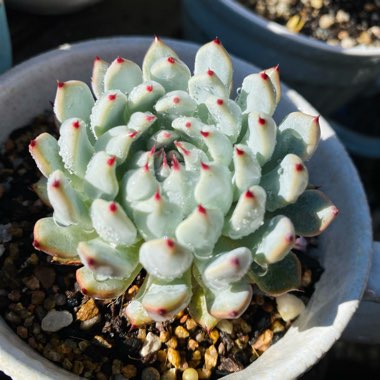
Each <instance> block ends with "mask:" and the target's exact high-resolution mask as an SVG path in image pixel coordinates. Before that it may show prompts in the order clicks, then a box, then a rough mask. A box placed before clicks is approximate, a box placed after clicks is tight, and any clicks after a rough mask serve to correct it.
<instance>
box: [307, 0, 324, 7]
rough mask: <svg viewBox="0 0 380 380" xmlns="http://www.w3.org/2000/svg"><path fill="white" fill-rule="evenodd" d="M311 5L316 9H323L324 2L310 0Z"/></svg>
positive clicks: (321, 0)
mask: <svg viewBox="0 0 380 380" xmlns="http://www.w3.org/2000/svg"><path fill="white" fill-rule="evenodd" d="M310 5H311V6H312V7H313V8H314V9H321V8H322V7H323V0H310Z"/></svg>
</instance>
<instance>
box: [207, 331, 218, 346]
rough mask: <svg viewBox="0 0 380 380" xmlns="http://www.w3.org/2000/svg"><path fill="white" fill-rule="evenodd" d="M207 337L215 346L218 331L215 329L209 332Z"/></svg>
mask: <svg viewBox="0 0 380 380" xmlns="http://www.w3.org/2000/svg"><path fill="white" fill-rule="evenodd" d="M208 336H209V337H210V339H211V340H212V343H213V344H215V343H216V342H217V341H218V339H219V333H218V330H216V329H214V330H211V331H210V333H209V334H208Z"/></svg>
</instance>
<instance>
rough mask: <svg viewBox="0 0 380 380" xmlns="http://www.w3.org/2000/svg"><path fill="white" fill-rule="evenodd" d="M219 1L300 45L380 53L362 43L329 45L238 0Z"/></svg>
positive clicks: (339, 51) (337, 51)
mask: <svg viewBox="0 0 380 380" xmlns="http://www.w3.org/2000/svg"><path fill="white" fill-rule="evenodd" d="M219 2H220V4H219V6H223V7H225V8H228V10H229V11H230V12H234V13H237V14H238V15H239V16H240V17H242V18H244V19H246V20H247V21H248V22H252V23H254V24H256V25H258V26H260V27H261V28H263V29H267V30H268V31H269V32H270V33H272V34H274V35H277V36H278V37H279V38H280V37H282V38H285V39H288V40H289V41H291V42H294V43H296V44H299V45H306V46H308V47H312V48H315V49H319V50H324V51H326V52H329V53H333V54H340V55H347V56H358V57H372V56H379V55H380V47H363V46H361V45H360V46H357V47H352V48H343V47H341V46H333V45H329V44H327V43H326V42H323V41H319V40H317V39H316V38H314V37H309V36H306V35H304V34H297V33H292V32H290V31H289V30H288V29H286V28H285V27H284V26H282V25H280V24H278V23H276V22H274V21H269V20H267V19H265V18H264V17H262V16H260V15H257V14H256V13H254V12H253V11H251V10H249V9H248V8H246V7H245V6H244V5H242V4H240V3H239V2H238V1H237V0H219Z"/></svg>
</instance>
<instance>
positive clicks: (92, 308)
mask: <svg viewBox="0 0 380 380" xmlns="http://www.w3.org/2000/svg"><path fill="white" fill-rule="evenodd" d="M43 131H49V132H50V133H52V134H54V131H55V126H54V123H53V118H52V115H51V114H50V113H49V114H46V115H43V116H41V117H39V118H37V119H36V120H34V121H33V123H32V125H28V126H26V127H25V128H22V129H19V130H17V131H15V132H13V133H12V134H11V136H10V138H9V139H8V140H7V141H6V142H5V144H4V145H3V146H2V148H1V153H0V256H1V257H0V314H1V316H2V317H3V318H4V319H5V320H6V321H7V323H8V324H9V325H10V327H11V328H12V329H13V330H14V331H15V333H16V334H18V335H19V337H20V338H21V339H23V340H25V341H26V342H27V343H28V344H29V345H30V346H31V347H32V348H34V349H35V350H37V351H39V352H40V353H41V354H42V355H44V356H45V357H46V358H48V359H49V360H51V361H53V362H55V363H56V364H57V365H60V366H62V367H63V368H65V369H67V370H69V371H72V372H74V373H76V374H78V375H81V376H83V377H85V378H89V379H97V380H103V379H111V378H112V379H115V378H116V379H125V378H136V379H155V378H157V379H159V376H160V374H163V373H166V377H165V378H166V379H176V378H181V374H182V372H183V371H184V370H185V369H186V368H188V367H193V368H197V369H198V372H199V378H204V379H207V378H210V379H217V378H219V377H221V376H224V375H226V374H228V373H230V372H235V371H239V370H241V369H243V368H244V367H246V366H248V365H249V364H250V363H251V362H252V361H254V360H255V359H256V358H257V357H259V355H261V354H262V353H263V352H264V351H265V350H266V349H267V348H268V347H269V346H270V345H271V344H273V343H275V342H276V341H277V340H278V339H280V338H281V337H282V336H283V335H284V333H285V331H286V329H287V328H288V327H289V323H285V322H284V321H283V320H282V319H281V318H280V316H279V314H278V313H277V311H276V304H275V301H274V299H273V298H270V297H266V296H264V295H263V294H261V293H260V291H259V290H258V289H255V295H254V297H253V300H252V303H251V305H250V306H249V308H248V310H247V311H246V313H245V314H244V315H243V316H242V317H241V318H239V319H237V320H233V321H227V322H226V323H225V324H224V325H220V326H219V327H217V328H215V329H213V330H212V331H210V332H206V331H204V330H203V329H202V328H201V327H199V326H198V325H196V323H195V322H194V321H193V320H192V319H191V317H190V316H189V315H188V314H187V312H183V313H180V314H179V315H178V316H177V317H176V318H175V319H174V321H172V322H171V323H156V324H152V325H149V326H146V327H144V328H140V329H134V330H133V329H131V326H130V325H129V323H128V321H127V319H126V318H125V317H124V314H123V310H124V307H125V306H126V304H127V303H128V301H129V300H130V299H132V298H133V296H134V294H135V293H136V292H137V290H138V288H139V286H140V283H141V280H142V277H143V273H141V274H140V276H139V277H138V278H137V280H136V281H135V283H134V284H133V285H132V286H131V287H130V288H129V290H128V291H127V292H126V294H125V295H124V296H123V297H121V298H119V299H116V300H109V301H95V302H94V301H93V300H92V299H90V298H89V297H87V296H83V295H82V293H81V292H80V291H79V289H78V287H77V285H76V282H75V268H74V267H69V266H63V265H59V264H56V263H53V262H51V260H50V258H49V257H48V256H47V255H45V254H43V253H41V252H38V251H36V250H34V248H33V246H32V241H33V225H34V223H35V222H36V221H37V220H38V219H39V218H41V217H44V216H46V215H48V214H50V213H51V210H50V209H49V208H48V207H47V206H45V205H44V204H43V203H42V202H41V201H40V200H39V199H38V198H37V196H36V195H35V193H34V192H33V190H32V188H31V185H32V184H33V183H34V182H36V181H37V179H38V174H37V170H36V167H35V163H34V161H33V160H32V159H31V157H30V155H29V153H28V144H29V141H30V140H31V139H32V138H34V137H35V136H37V135H38V134H39V133H41V132H43ZM313 244H314V242H312V241H311V242H310V244H309V248H310V249H313ZM297 255H298V257H299V259H300V261H301V263H302V266H303V284H302V285H303V290H304V292H303V293H298V295H299V296H300V297H301V298H302V299H303V301H304V302H305V303H306V302H307V301H308V299H309V297H310V296H311V294H312V292H313V285H314V284H315V282H316V281H317V280H318V279H319V276H320V274H321V272H322V269H321V267H320V266H319V264H318V263H317V262H316V261H315V260H313V259H312V258H310V257H309V256H308V255H306V254H304V253H302V252H297ZM52 310H56V311H64V310H65V311H67V312H69V313H70V314H71V316H72V318H73V322H72V323H70V324H69V325H68V326H67V327H64V328H62V329H60V330H59V331H57V332H47V331H44V330H43V328H42V327H41V322H42V321H43V320H44V318H45V317H46V315H47V314H48V313H49V312H51V311H52ZM149 333H151V334H154V338H155V339H156V340H157V341H159V342H160V346H161V347H160V348H159V349H157V350H155V351H152V352H148V353H147V354H146V355H142V354H141V348H142V347H143V345H144V342H146V341H147V335H148V334H149ZM151 334H150V337H152V335H151ZM144 368H145V370H144ZM146 368H149V370H148V371H150V374H149V376H153V377H148V372H147V370H146ZM174 368H177V371H176V370H173V369H174ZM176 373H177V374H176Z"/></svg>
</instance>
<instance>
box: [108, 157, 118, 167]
mask: <svg viewBox="0 0 380 380" xmlns="http://www.w3.org/2000/svg"><path fill="white" fill-rule="evenodd" d="M115 161H116V156H112V157H110V158H108V159H107V165H108V166H113V164H114V163H115Z"/></svg>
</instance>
